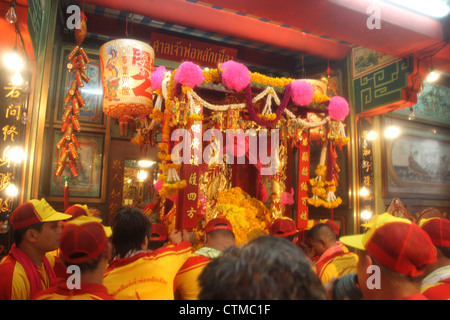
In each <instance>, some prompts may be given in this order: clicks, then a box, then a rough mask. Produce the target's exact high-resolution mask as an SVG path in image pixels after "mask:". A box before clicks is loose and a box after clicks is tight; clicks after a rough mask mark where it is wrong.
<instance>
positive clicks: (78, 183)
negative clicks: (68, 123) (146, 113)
mask: <svg viewBox="0 0 450 320" xmlns="http://www.w3.org/2000/svg"><path fill="white" fill-rule="evenodd" d="M62 134H63V133H62V132H61V131H60V130H57V129H55V132H54V136H53V156H52V159H53V160H52V164H51V172H52V175H51V182H50V192H49V200H55V201H56V200H59V199H61V197H64V183H65V181H64V177H65V176H68V177H70V178H69V181H68V182H69V202H71V203H73V202H76V201H80V202H81V203H87V202H103V201H104V198H105V191H104V190H105V189H106V188H105V183H106V182H105V179H106V172H105V170H106V164H105V161H106V160H107V159H106V158H107V157H106V156H105V150H107V147H105V135H104V134H103V133H93V132H89V133H88V132H81V133H77V140H78V143H79V144H80V149H78V150H77V151H78V158H77V159H75V161H76V168H77V171H78V176H73V174H72V172H71V171H70V168H69V166H68V165H67V166H66V168H65V169H64V171H63V173H62V174H61V176H57V175H55V174H54V173H55V172H56V169H57V167H58V163H57V159H58V158H59V149H58V148H57V146H56V144H57V142H58V141H59V140H60V139H61V137H62ZM57 198H59V199H57Z"/></svg>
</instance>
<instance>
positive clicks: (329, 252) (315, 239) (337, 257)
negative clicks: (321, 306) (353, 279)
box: [308, 223, 358, 285]
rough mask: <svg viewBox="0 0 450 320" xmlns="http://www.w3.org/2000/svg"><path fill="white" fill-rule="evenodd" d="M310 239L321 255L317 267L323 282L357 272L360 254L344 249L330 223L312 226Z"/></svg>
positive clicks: (316, 251) (312, 245) (314, 249)
mask: <svg viewBox="0 0 450 320" xmlns="http://www.w3.org/2000/svg"><path fill="white" fill-rule="evenodd" d="M308 239H309V243H310V245H311V248H312V250H313V251H314V252H315V253H316V254H317V255H318V256H319V259H318V260H317V261H316V263H315V268H316V272H317V275H318V276H319V279H320V281H321V282H322V284H324V285H325V284H326V283H327V282H328V281H330V280H331V279H333V278H335V279H337V278H339V277H342V276H344V275H346V274H349V273H356V270H357V269H356V266H357V264H358V256H357V255H356V254H354V253H353V252H349V251H347V250H344V249H343V246H341V245H340V244H339V243H338V241H337V239H336V234H335V232H334V230H333V229H332V228H331V227H330V226H329V225H328V224H325V223H319V224H317V225H315V226H314V227H312V228H311V230H309V232H308Z"/></svg>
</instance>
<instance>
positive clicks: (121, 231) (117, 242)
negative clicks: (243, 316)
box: [0, 199, 450, 300]
mask: <svg viewBox="0 0 450 320" xmlns="http://www.w3.org/2000/svg"><path fill="white" fill-rule="evenodd" d="M96 215H97V214H95V213H94V212H93V210H90V209H89V208H88V207H87V206H85V205H73V206H71V207H70V208H68V209H67V210H66V211H65V212H64V213H62V212H58V211H56V210H55V209H54V208H53V207H52V206H51V205H50V204H49V203H47V201H46V200H45V199H41V200H38V199H33V200H30V201H28V202H26V203H24V204H22V205H20V206H19V207H17V209H15V210H14V212H13V213H12V215H11V219H10V221H11V225H12V228H13V230H14V244H13V245H12V247H11V250H10V252H9V254H8V255H7V256H6V257H4V258H3V259H2V261H1V263H0V299H1V300H174V299H178V300H338V299H348V300H352V299H364V300H426V299H429V300H449V299H450V220H448V219H444V218H430V219H424V220H422V221H420V222H418V223H417V224H416V223H414V222H412V221H410V220H407V219H403V218H398V217H394V216H392V215H390V214H388V213H383V214H380V215H376V216H374V218H373V219H372V220H371V221H370V222H369V223H367V224H365V225H364V227H365V232H364V233H363V234H358V235H349V236H343V237H339V226H338V225H337V224H336V223H335V222H334V221H331V220H327V221H320V222H318V223H315V225H314V226H311V228H308V230H306V231H302V232H303V235H306V236H304V237H302V239H300V232H299V230H298V229H297V227H296V223H295V221H294V220H292V219H290V218H288V217H284V218H281V219H275V220H274V221H273V223H272V225H271V226H270V230H269V234H268V235H260V236H258V237H255V238H253V239H251V240H250V241H248V242H247V243H245V244H243V245H240V246H237V245H236V239H235V235H234V232H233V226H232V225H231V223H230V221H228V220H227V219H225V218H223V217H216V218H213V219H211V220H209V221H208V222H207V224H206V226H205V228H204V234H205V235H204V243H203V246H201V248H200V249H197V250H193V245H194V244H195V242H196V236H195V234H194V232H193V231H188V230H174V231H172V232H170V233H168V232H167V228H166V226H165V225H164V224H162V223H156V222H155V223H152V222H151V220H150V219H149V217H148V215H146V214H145V213H144V212H143V211H141V210H140V209H137V208H133V207H127V206H126V207H122V208H120V209H119V210H118V211H117V212H116V213H115V215H114V217H113V219H112V221H111V225H110V226H105V225H103V224H102V220H101V219H100V218H98V217H96Z"/></svg>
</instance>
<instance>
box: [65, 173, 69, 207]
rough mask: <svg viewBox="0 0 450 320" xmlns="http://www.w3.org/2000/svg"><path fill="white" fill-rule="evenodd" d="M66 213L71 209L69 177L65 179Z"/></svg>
mask: <svg viewBox="0 0 450 320" xmlns="http://www.w3.org/2000/svg"><path fill="white" fill-rule="evenodd" d="M64 180H65V181H64V211H66V210H67V209H68V208H69V177H67V176H65V177H64Z"/></svg>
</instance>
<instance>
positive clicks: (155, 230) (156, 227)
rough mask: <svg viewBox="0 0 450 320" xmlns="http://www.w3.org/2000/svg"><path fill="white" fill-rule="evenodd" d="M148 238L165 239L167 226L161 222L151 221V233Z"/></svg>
mask: <svg viewBox="0 0 450 320" xmlns="http://www.w3.org/2000/svg"><path fill="white" fill-rule="evenodd" d="M149 240H156V241H166V240H167V227H166V226H165V225H164V224H163V223H152V234H151V235H150V238H149Z"/></svg>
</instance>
